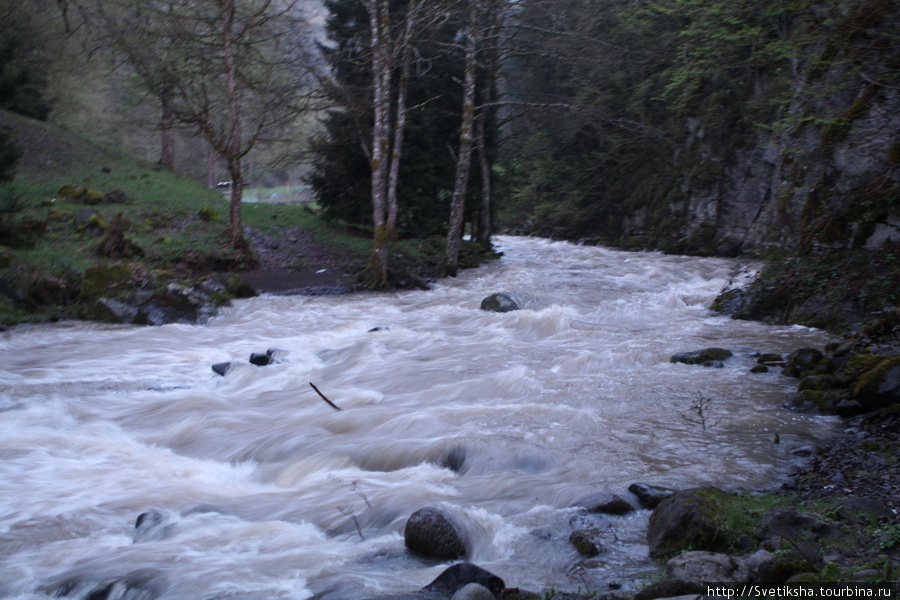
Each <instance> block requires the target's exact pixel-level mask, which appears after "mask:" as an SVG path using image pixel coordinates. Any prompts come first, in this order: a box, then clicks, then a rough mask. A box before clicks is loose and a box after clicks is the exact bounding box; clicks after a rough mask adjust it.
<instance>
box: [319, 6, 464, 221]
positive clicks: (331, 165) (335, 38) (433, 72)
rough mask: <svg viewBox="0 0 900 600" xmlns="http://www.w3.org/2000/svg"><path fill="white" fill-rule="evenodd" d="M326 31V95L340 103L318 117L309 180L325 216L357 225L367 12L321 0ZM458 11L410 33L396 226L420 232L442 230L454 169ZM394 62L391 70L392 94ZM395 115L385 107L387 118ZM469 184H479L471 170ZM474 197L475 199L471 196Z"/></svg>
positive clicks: (361, 201)
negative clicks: (321, 130) (320, 129)
mask: <svg viewBox="0 0 900 600" xmlns="http://www.w3.org/2000/svg"><path fill="white" fill-rule="evenodd" d="M325 4H326V7H327V8H328V9H329V10H330V13H331V14H330V18H329V20H328V23H327V32H328V36H329V39H330V40H331V44H330V45H327V46H326V47H324V48H323V52H324V54H325V56H326V59H327V60H328V63H329V65H330V67H331V69H332V75H333V79H334V86H333V88H332V90H331V94H332V96H333V97H334V98H335V99H336V100H338V102H339V104H340V106H341V108H340V109H339V110H335V111H332V112H330V113H329V114H328V115H327V116H326V117H325V120H324V126H325V134H324V135H323V136H321V137H320V138H319V139H318V140H317V141H316V142H315V143H314V147H313V151H314V153H315V155H316V159H315V163H314V171H313V173H312V174H311V175H310V176H309V178H308V182H309V183H310V184H311V185H312V187H313V189H314V191H315V192H316V195H317V197H318V200H319V202H320V204H321V205H322V207H323V208H324V210H325V214H326V216H328V217H329V218H333V219H341V220H345V221H347V222H350V223H356V224H360V225H366V226H368V225H370V224H371V220H372V219H371V215H372V207H371V185H370V182H371V170H370V168H369V158H368V157H367V155H366V149H365V148H366V142H367V140H371V129H372V125H373V123H372V119H373V117H372V115H373V108H372V92H371V82H372V76H371V67H370V62H369V61H370V60H371V56H370V35H369V29H368V14H367V12H366V10H365V7H364V6H363V4H362V3H360V2H359V1H358V0H328V1H327V2H326V3H325ZM407 5H408V2H407V0H393V1H392V2H391V5H390V12H391V16H392V19H394V20H395V21H396V23H395V25H396V26H397V27H398V28H399V26H400V24H401V22H402V19H403V17H404V12H405V10H406V7H407ZM464 19H465V15H461V16H459V17H457V16H455V15H452V13H450V16H449V18H446V19H442V20H440V21H439V22H438V24H437V25H435V26H432V27H430V28H428V29H427V30H425V31H424V32H421V33H420V34H419V35H418V36H416V39H414V40H413V42H414V44H415V52H414V61H413V64H412V68H411V71H410V81H409V97H408V99H407V105H408V106H409V107H410V108H411V110H410V111H409V113H408V116H407V122H406V126H405V136H404V144H403V160H402V162H401V163H400V174H399V185H398V198H399V215H398V228H399V233H400V234H401V235H405V236H414V237H426V236H430V235H437V234H443V233H445V232H446V227H447V220H448V217H449V210H450V208H449V207H450V196H451V195H452V192H453V185H454V177H455V169H456V164H455V159H454V152H455V151H456V148H457V146H458V141H459V127H460V113H461V106H462V87H461V85H460V82H461V81H462V79H463V75H464V66H463V60H462V55H461V54H459V53H457V52H456V38H457V36H458V34H459V32H460V30H461V29H462V28H463V27H464V25H465V22H464ZM399 71H400V66H399V65H398V66H397V69H396V72H395V73H394V76H393V77H392V78H391V90H390V93H391V95H392V96H396V93H397V85H398V82H399V81H400V72H399ZM393 116H394V115H392V118H393ZM473 180H474V181H473V182H472V186H470V189H471V190H473V192H475V191H477V190H478V189H479V187H478V186H480V181H479V179H478V177H477V176H476V177H474V178H473ZM472 203H473V204H476V205H477V202H476V201H475V200H474V199H473V200H472Z"/></svg>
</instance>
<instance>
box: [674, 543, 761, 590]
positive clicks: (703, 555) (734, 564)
mask: <svg viewBox="0 0 900 600" xmlns="http://www.w3.org/2000/svg"><path fill="white" fill-rule="evenodd" d="M666 577H667V578H669V579H681V580H685V581H701V582H703V583H714V582H722V583H746V582H748V581H750V570H749V569H748V568H747V565H746V564H744V561H742V560H741V559H739V558H735V557H733V556H729V555H728V554H721V553H719V552H705V551H702V550H691V551H689V552H682V553H681V554H679V555H678V556H676V557H675V558H673V559H671V560H670V561H669V562H667V563H666Z"/></svg>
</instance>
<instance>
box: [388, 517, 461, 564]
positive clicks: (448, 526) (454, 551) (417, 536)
mask: <svg viewBox="0 0 900 600" xmlns="http://www.w3.org/2000/svg"><path fill="white" fill-rule="evenodd" d="M403 536H404V538H405V541H406V547H407V548H409V550H410V552H413V553H415V554H419V555H421V556H424V557H427V558H435V559H438V560H453V559H456V558H460V557H463V556H465V555H466V553H467V548H466V541H465V536H464V533H463V530H462V528H461V527H460V526H459V525H458V524H457V523H456V522H455V520H454V519H453V517H451V516H450V515H449V514H448V513H447V512H446V511H444V510H442V509H440V508H437V507H434V506H426V507H425V508H420V509H419V510H417V511H416V512H414V513H413V514H412V515H410V517H409V520H408V521H407V522H406V528H405V529H404V533H403Z"/></svg>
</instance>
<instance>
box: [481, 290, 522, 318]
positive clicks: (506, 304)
mask: <svg viewBox="0 0 900 600" xmlns="http://www.w3.org/2000/svg"><path fill="white" fill-rule="evenodd" d="M522 306H523V302H522V299H521V298H519V297H518V296H516V295H515V294H511V293H509V292H498V293H496V294H491V295H490V296H488V297H487V298H485V299H484V300H482V301H481V310H486V311H490V312H501V313H504V312H511V311H514V310H521V308H522Z"/></svg>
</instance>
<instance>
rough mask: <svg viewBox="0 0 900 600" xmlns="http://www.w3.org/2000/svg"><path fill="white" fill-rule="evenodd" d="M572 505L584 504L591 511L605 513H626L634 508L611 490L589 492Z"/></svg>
mask: <svg viewBox="0 0 900 600" xmlns="http://www.w3.org/2000/svg"><path fill="white" fill-rule="evenodd" d="M572 506H582V507H584V508H586V509H587V510H588V511H589V512H593V513H601V514H605V515H626V514H628V513H630V512H632V511H633V510H634V507H633V506H632V505H631V503H630V502H629V501H628V500H626V499H625V498H623V497H621V496H617V495H616V494H611V493H609V492H596V493H594V494H589V495H587V496H584V497H582V498H579V499H578V500H576V501H575V502H573V503H572Z"/></svg>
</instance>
